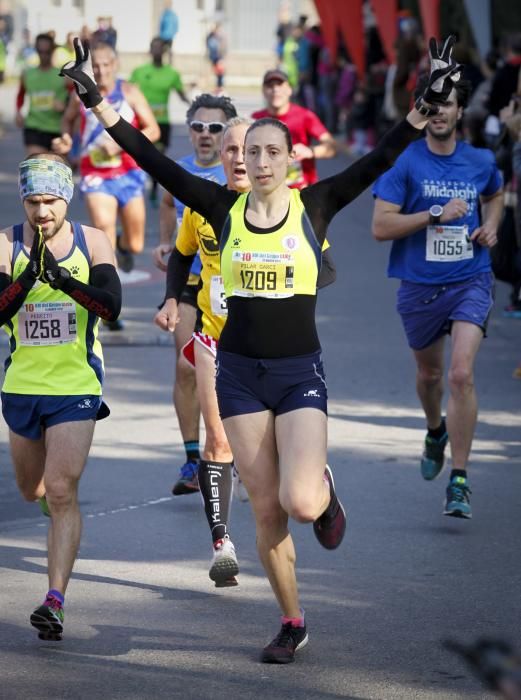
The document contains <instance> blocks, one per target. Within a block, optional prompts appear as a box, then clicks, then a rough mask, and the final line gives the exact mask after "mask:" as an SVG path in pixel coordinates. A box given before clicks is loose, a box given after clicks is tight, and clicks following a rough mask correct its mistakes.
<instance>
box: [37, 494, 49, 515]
mask: <svg viewBox="0 0 521 700" xmlns="http://www.w3.org/2000/svg"><path fill="white" fill-rule="evenodd" d="M38 503H39V504H40V510H41V511H42V513H43V514H44V515H45V517H46V518H50V517H51V511H50V510H49V504H48V503H47V498H46V497H45V496H42V497H41V498H39V499H38Z"/></svg>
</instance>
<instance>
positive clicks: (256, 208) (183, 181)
mask: <svg viewBox="0 0 521 700" xmlns="http://www.w3.org/2000/svg"><path fill="white" fill-rule="evenodd" d="M453 43H454V40H453V38H452V37H450V38H449V39H448V40H447V41H446V42H445V44H444V46H443V49H442V51H441V54H440V53H438V47H437V45H436V42H435V40H434V39H432V40H431V44H430V54H431V72H430V76H429V81H428V85H427V87H426V89H425V92H424V94H423V96H422V97H421V98H420V99H419V100H418V101H417V102H416V105H415V107H414V108H413V109H412V110H411V111H410V112H409V114H408V115H407V118H406V119H405V120H403V121H402V122H400V123H399V124H397V125H396V126H395V127H394V128H393V129H391V130H390V131H389V132H388V133H387V134H385V135H384V136H383V138H382V139H381V141H380V143H379V144H378V146H377V147H376V148H375V149H374V150H373V151H372V152H371V153H369V154H368V155H366V156H364V157H363V158H361V159H360V160H358V161H357V162H355V163H353V164H352V165H351V166H350V167H348V168H347V169H346V170H344V171H342V172H340V173H338V174H337V175H334V176H332V177H329V178H327V179H325V180H322V181H320V182H318V183H316V184H313V185H311V186H310V187H308V188H307V189H305V190H302V191H299V190H291V189H289V188H288V187H287V186H286V184H285V180H286V172H287V168H288V164H289V163H290V162H291V160H292V144H291V137H290V134H289V131H288V130H287V127H286V126H285V125H284V124H282V122H280V121H278V120H276V119H270V118H268V119H260V120H259V121H257V122H254V123H253V124H252V125H251V126H250V127H249V129H248V131H247V133H246V138H245V165H246V171H247V174H248V177H249V179H250V182H251V185H252V189H251V192H250V193H249V194H248V193H243V194H241V193H238V192H235V191H232V190H228V189H225V188H223V187H220V186H219V185H217V184H216V183H213V182H210V181H207V180H202V179H201V178H198V177H195V176H193V175H191V174H190V173H188V172H187V171H186V170H184V169H183V168H182V167H180V166H179V165H177V164H176V163H175V162H174V161H172V160H170V159H169V158H167V157H165V156H163V155H162V154H161V153H160V152H159V151H157V150H156V148H155V147H154V146H153V145H152V144H151V143H150V142H149V141H148V140H147V139H146V138H145V137H144V136H143V135H142V134H141V133H140V132H139V131H138V130H137V129H135V128H134V127H132V126H131V125H130V124H129V123H128V122H126V121H125V120H124V119H122V118H121V117H120V115H119V114H118V113H117V112H115V111H114V110H113V108H112V107H111V105H110V104H109V103H108V102H106V101H105V100H104V99H102V97H101V95H100V94H99V91H98V88H97V86H96V83H95V82H94V78H93V73H92V67H91V63H90V59H89V50H88V46H87V45H86V44H81V43H80V42H79V40H75V48H76V61H75V62H74V63H72V62H71V63H69V64H67V65H66V66H64V68H63V69H62V73H63V74H64V75H66V76H67V77H69V78H71V80H73V81H74V83H75V86H76V89H77V92H78V94H79V97H80V99H81V100H82V101H83V103H84V104H85V105H86V106H87V107H90V108H92V110H93V112H94V114H95V115H96V116H97V117H98V119H99V121H100V122H101V123H102V124H103V126H104V127H105V128H106V129H107V131H108V132H109V133H110V135H111V136H112V137H113V139H114V140H115V141H116V142H117V143H118V144H119V145H120V146H121V147H122V148H123V149H124V150H125V151H127V152H128V153H130V155H131V156H132V157H133V158H135V160H136V161H137V162H138V163H139V165H140V166H141V167H142V168H143V169H144V170H146V171H147V172H148V173H149V174H150V175H151V176H152V177H154V178H155V179H156V180H158V182H159V183H160V184H161V185H162V186H163V187H164V188H165V189H166V190H168V191H169V192H171V193H172V194H173V195H175V196H176V197H177V198H178V199H180V200H181V201H182V202H184V203H185V205H186V206H187V207H190V208H192V209H194V210H195V211H197V212H199V214H201V215H202V216H204V217H205V218H206V220H207V221H208V223H209V224H210V225H211V226H212V228H213V230H214V232H215V235H216V237H217V239H218V241H219V246H220V252H221V274H222V277H223V284H224V291H225V295H226V298H227V302H228V319H227V321H226V324H225V326H224V329H223V331H222V335H221V338H220V341H219V348H218V352H217V365H216V367H217V372H216V377H217V378H216V389H217V397H218V401H219V410H220V413H221V417H222V419H223V423H224V427H225V430H226V434H227V436H228V439H229V442H230V446H231V448H232V452H233V455H234V459H235V463H236V465H237V468H238V470H239V473H240V475H241V479H242V480H243V482H244V484H245V486H246V489H247V491H248V493H249V496H250V500H251V504H252V508H253V512H254V516H255V522H256V528H257V547H258V551H259V556H260V559H261V562H262V564H263V566H264V569H265V571H266V574H267V576H268V578H269V581H270V584H271V587H272V589H273V592H274V594H275V596H276V598H277V601H278V603H279V606H280V608H281V611H282V628H281V630H280V632H279V634H278V635H277V636H276V637H275V639H274V640H273V641H272V642H271V643H270V644H268V645H267V646H266V647H265V648H264V649H263V652H262V660H263V661H265V662H271V663H288V662H290V661H293V659H294V655H295V651H296V650H297V649H299V648H301V647H303V646H304V645H305V644H306V643H307V640H308V637H307V632H306V624H305V620H304V612H303V610H302V609H301V607H300V603H299V596H298V591H297V581H296V575H295V550H294V547H293V541H292V539H291V535H290V533H289V530H288V518H289V517H292V518H294V519H295V520H297V521H298V522H302V523H307V522H313V529H314V532H315V535H316V537H317V539H318V540H319V542H320V544H322V546H324V547H326V548H327V549H335V548H336V547H338V546H339V544H340V543H341V541H342V539H343V536H344V533H345V527H346V517H345V512H344V509H343V507H342V505H341V504H340V502H339V500H338V498H337V496H336V494H335V488H334V483H333V477H332V474H331V470H330V469H329V467H328V466H327V465H326V448H327V387H326V382H325V377H324V370H323V367H322V360H321V349H320V343H319V339H318V335H317V331H316V326H315V302H316V280H317V275H318V271H319V267H320V257H321V253H320V251H321V246H322V243H323V242H324V238H325V236H326V231H327V227H328V224H329V222H330V221H331V219H332V218H333V217H334V215H335V214H336V213H338V212H339V211H340V210H341V209H342V208H343V207H345V206H346V205H347V204H349V203H350V202H352V201H353V200H354V199H355V198H356V197H357V196H358V195H359V194H360V193H361V192H363V191H364V190H365V189H366V188H367V187H368V186H369V185H370V184H371V183H372V182H373V180H375V179H376V178H377V177H378V176H379V175H380V174H381V173H383V172H384V171H385V170H387V169H388V168H389V167H390V166H391V165H392V164H393V162H394V160H395V159H396V157H397V156H398V155H399V154H400V153H401V151H402V150H403V149H404V148H405V147H406V146H407V144H409V143H410V142H411V141H413V140H414V139H416V138H419V137H420V136H421V133H422V129H423V128H424V127H425V125H426V124H427V121H428V117H429V116H431V115H432V114H435V113H436V112H437V111H438V107H437V105H438V104H441V103H443V102H444V101H445V100H446V98H447V96H448V95H449V93H450V92H451V90H452V88H453V84H454V83H455V82H457V80H459V74H460V67H459V66H457V65H456V64H455V63H454V62H453V60H452V58H451V52H452V45H453ZM174 256H175V257H174ZM171 260H173V262H176V265H177V266H178V269H179V265H182V264H183V263H184V262H185V261H183V256H181V254H180V253H179V252H178V251H177V252H175V253H174V254H173V255H172V258H171ZM189 263H190V258H189V257H187V259H186V264H189Z"/></svg>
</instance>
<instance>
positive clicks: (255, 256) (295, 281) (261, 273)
mask: <svg viewBox="0 0 521 700" xmlns="http://www.w3.org/2000/svg"><path fill="white" fill-rule="evenodd" d="M247 201H248V195H247V194H241V195H240V196H239V198H238V199H237V201H236V202H235V204H234V205H233V207H232V208H231V209H230V213H229V216H228V220H227V222H226V224H225V227H224V230H223V236H222V239H221V274H222V277H223V282H224V291H225V294H226V298H228V297H231V296H239V297H246V298H255V297H264V298H269V299H284V298H287V297H291V296H293V295H295V294H309V295H313V296H314V295H315V294H316V291H317V276H318V271H319V269H320V263H321V250H320V244H319V242H318V241H317V239H316V236H315V232H314V231H313V227H312V226H311V223H310V221H309V218H308V216H307V214H306V212H305V210H304V205H303V203H302V200H301V199H300V192H299V190H296V189H295V190H290V205H289V213H288V216H287V218H286V221H285V222H284V224H282V225H281V226H280V227H278V228H277V229H276V230H275V231H273V232H270V233H253V232H252V231H249V230H248V229H247V228H246V225H245V223H244V214H245V210H246V206H247ZM325 247H326V246H324V248H325Z"/></svg>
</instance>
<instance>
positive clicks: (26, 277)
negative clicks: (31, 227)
mask: <svg viewBox="0 0 521 700" xmlns="http://www.w3.org/2000/svg"><path fill="white" fill-rule="evenodd" d="M44 248H45V243H44V242H43V234H42V229H41V227H40V226H38V227H37V229H36V231H35V232H34V238H33V244H32V246H31V252H30V253H29V262H28V263H27V265H26V267H25V270H24V271H23V272H22V274H21V275H20V276H19V277H18V280H19V282H20V284H21V285H22V287H23V288H24V289H32V288H33V286H34V283H35V282H36V280H37V279H39V278H40V276H41V274H42V262H43V261H42V256H43V249H44Z"/></svg>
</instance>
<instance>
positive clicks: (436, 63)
mask: <svg viewBox="0 0 521 700" xmlns="http://www.w3.org/2000/svg"><path fill="white" fill-rule="evenodd" d="M455 41H456V37H455V36H453V35H451V36H449V38H448V39H447V40H446V41H445V43H444V45H443V48H442V50H441V54H440V53H439V50H438V44H437V42H436V39H434V37H431V38H430V40H429V58H430V62H431V72H430V75H429V82H428V84H427V87H426V88H425V90H424V92H423V95H422V98H423V101H424V102H427V104H430V105H439V104H443V103H444V102H446V101H447V99H448V97H449V95H450V93H451V91H452V88H453V87H454V85H455V84H456V83H457V82H458V81H459V79H460V78H461V71H462V68H463V66H461V65H459V64H458V63H456V61H454V59H453V58H452V48H453V46H454V43H455Z"/></svg>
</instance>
